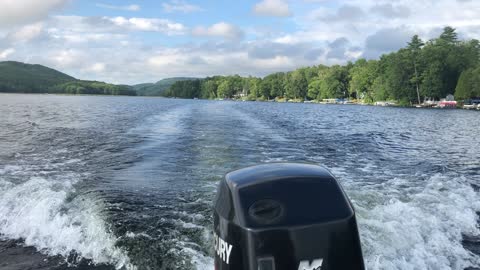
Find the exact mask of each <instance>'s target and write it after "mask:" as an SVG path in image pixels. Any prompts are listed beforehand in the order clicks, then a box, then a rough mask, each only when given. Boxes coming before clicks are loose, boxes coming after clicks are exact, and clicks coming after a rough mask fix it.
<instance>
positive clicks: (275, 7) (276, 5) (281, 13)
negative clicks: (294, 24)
mask: <svg viewBox="0 0 480 270" xmlns="http://www.w3.org/2000/svg"><path fill="white" fill-rule="evenodd" d="M253 12H254V13H255V14H257V15H260V16H274V17H288V16H291V15H292V12H291V11H290V9H289V7H288V3H287V2H286V1H284V0H262V1H261V2H260V3H258V4H256V5H255V7H254V8H253Z"/></svg>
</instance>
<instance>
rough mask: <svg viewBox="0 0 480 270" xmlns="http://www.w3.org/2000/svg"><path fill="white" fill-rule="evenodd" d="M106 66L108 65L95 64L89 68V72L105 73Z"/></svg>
mask: <svg viewBox="0 0 480 270" xmlns="http://www.w3.org/2000/svg"><path fill="white" fill-rule="evenodd" d="M106 66H107V65H106V64H105V63H95V64H93V65H91V66H90V67H89V68H88V71H92V72H103V71H105V68H106Z"/></svg>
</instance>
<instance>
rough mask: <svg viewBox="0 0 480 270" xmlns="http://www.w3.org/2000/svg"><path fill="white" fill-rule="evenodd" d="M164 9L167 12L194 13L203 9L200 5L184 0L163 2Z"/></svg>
mask: <svg viewBox="0 0 480 270" xmlns="http://www.w3.org/2000/svg"><path fill="white" fill-rule="evenodd" d="M162 7H163V10H164V11H165V12H167V13H173V12H183V13H192V12H198V11H203V9H202V8H201V7H199V6H196V5H192V4H189V3H187V2H185V1H182V0H172V1H170V2H169V3H162Z"/></svg>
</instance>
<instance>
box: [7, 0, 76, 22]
mask: <svg viewBox="0 0 480 270" xmlns="http://www.w3.org/2000/svg"><path fill="white" fill-rule="evenodd" d="M68 1H69V0H1V1H0V5H1V8H0V28H4V27H10V26H13V25H19V24H24V23H28V22H35V21H38V20H41V19H44V18H46V17H47V16H48V14H49V13H50V12H52V11H54V10H56V9H58V8H60V7H62V6H63V5H65V4H66V3H67V2H68Z"/></svg>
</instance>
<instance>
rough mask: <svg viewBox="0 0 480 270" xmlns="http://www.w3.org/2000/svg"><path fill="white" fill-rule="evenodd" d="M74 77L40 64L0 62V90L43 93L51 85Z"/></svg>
mask: <svg viewBox="0 0 480 270" xmlns="http://www.w3.org/2000/svg"><path fill="white" fill-rule="evenodd" d="M75 80H76V79H75V78H73V77H71V76H69V75H67V74H64V73H62V72H59V71H56V70H54V69H51V68H48V67H45V66H42V65H30V64H24V63H20V62H14V61H7V62H0V92H13V93H45V92H48V89H50V88H51V87H53V86H55V85H58V84H62V83H66V82H71V81H75Z"/></svg>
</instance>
